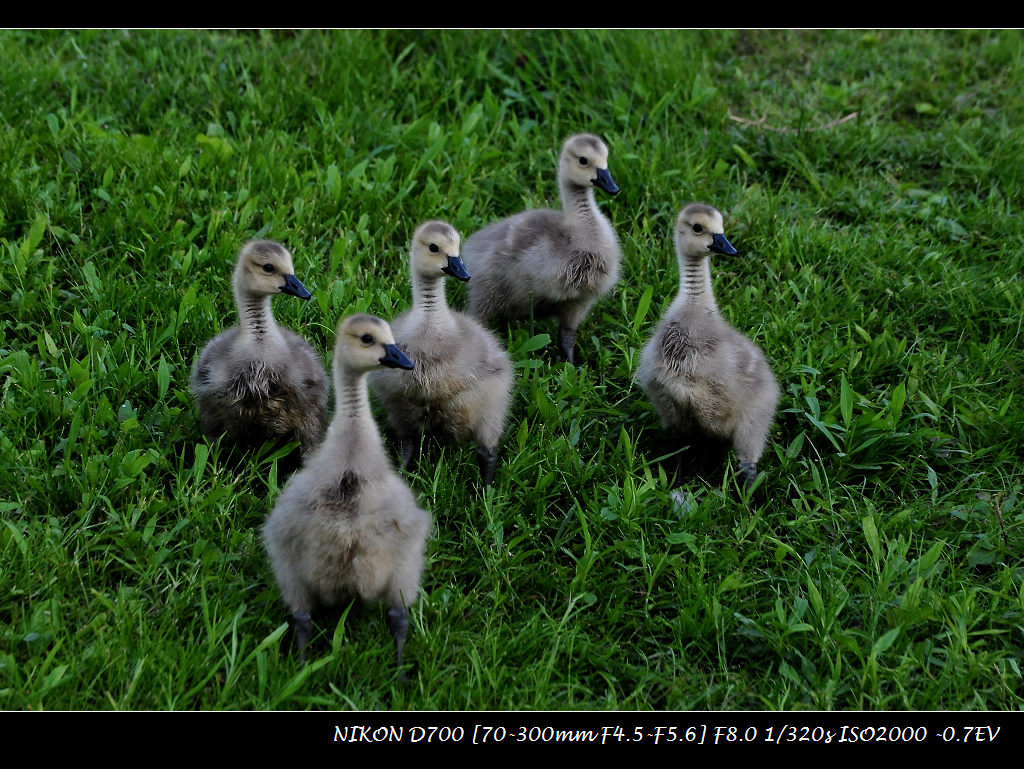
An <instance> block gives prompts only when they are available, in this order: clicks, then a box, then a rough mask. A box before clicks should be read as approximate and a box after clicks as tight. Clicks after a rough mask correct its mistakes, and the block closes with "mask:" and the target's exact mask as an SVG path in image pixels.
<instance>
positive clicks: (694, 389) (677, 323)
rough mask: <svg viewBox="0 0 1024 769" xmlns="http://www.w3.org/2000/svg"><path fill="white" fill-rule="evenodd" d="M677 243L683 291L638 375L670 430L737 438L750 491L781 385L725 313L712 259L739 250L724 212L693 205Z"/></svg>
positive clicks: (681, 220) (679, 225)
mask: <svg viewBox="0 0 1024 769" xmlns="http://www.w3.org/2000/svg"><path fill="white" fill-rule="evenodd" d="M675 243H676V253H677V255H678V259H679V276H680V284H679V294H678V296H676V298H675V300H674V301H673V302H672V304H671V305H669V308H668V310H667V311H666V313H665V316H664V317H663V318H662V320H661V323H660V324H659V325H658V327H657V328H656V330H655V332H654V335H653V336H652V337H651V340H650V341H649V342H648V343H647V346H646V347H644V351H643V355H642V357H641V360H640V367H639V369H638V371H637V379H638V380H639V382H640V384H641V386H642V387H643V389H644V391H645V392H646V393H647V396H648V397H649V398H650V400H651V402H652V403H653V404H654V407H655V408H656V409H657V411H658V413H659V415H660V416H661V419H662V421H663V422H664V424H665V426H666V427H667V428H669V429H670V430H675V431H678V432H680V433H684V434H685V433H703V434H705V435H708V436H711V437H713V438H716V439H718V440H723V441H726V442H729V443H731V444H732V447H733V449H734V450H735V452H736V456H737V459H738V461H739V473H740V475H741V476H742V478H743V483H744V491H745V492H747V493H749V491H750V489H751V487H752V486H753V484H754V479H755V478H756V477H757V462H758V460H759V459H760V458H761V454H762V453H763V452H764V447H765V442H766V441H767V438H768V431H769V429H770V428H771V424H772V421H773V420H774V418H775V408H776V405H777V404H778V400H779V385H778V383H777V382H776V381H775V377H774V375H773V374H772V371H771V369H770V368H769V367H768V363H767V361H766V360H765V357H764V354H763V353H762V352H761V350H760V349H759V348H758V347H757V346H756V345H755V344H754V343H753V342H751V341H750V340H749V339H747V338H746V337H745V336H743V335H742V334H740V333H739V332H738V331H736V330H735V329H734V328H733V327H732V326H730V325H729V324H728V323H727V322H726V321H725V320H724V319H723V318H722V316H721V315H720V314H719V313H718V307H717V305H716V304H715V298H714V294H713V293H712V288H711V267H710V263H709V257H710V256H711V254H712V253H717V254H724V255H727V256H730V255H733V254H735V253H736V249H735V248H733V246H732V244H731V243H729V241H728V240H727V239H726V237H725V234H724V228H723V226H722V214H721V213H720V212H719V211H718V210H717V209H715V208H713V207H712V206H709V205H704V204H702V203H692V204H690V205H688V206H686V207H685V208H683V210H682V211H681V212H680V214H679V216H678V218H677V219H676V227H675Z"/></svg>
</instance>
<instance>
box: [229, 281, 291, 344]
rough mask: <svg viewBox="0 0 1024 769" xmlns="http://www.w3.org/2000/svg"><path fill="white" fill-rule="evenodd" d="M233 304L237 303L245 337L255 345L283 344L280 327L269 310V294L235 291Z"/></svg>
mask: <svg viewBox="0 0 1024 769" xmlns="http://www.w3.org/2000/svg"><path fill="white" fill-rule="evenodd" d="M235 304H237V305H238V320H239V324H240V325H241V327H242V333H243V335H244V337H245V339H247V340H248V341H250V342H251V343H252V344H253V345H255V346H257V347H269V348H277V347H281V346H283V345H284V337H283V336H282V335H281V329H280V328H278V326H277V323H276V322H275V321H274V315H273V313H272V312H271V311H270V297H269V296H267V295H266V294H249V293H246V292H244V291H236V292H235Z"/></svg>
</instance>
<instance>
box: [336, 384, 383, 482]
mask: <svg viewBox="0 0 1024 769" xmlns="http://www.w3.org/2000/svg"><path fill="white" fill-rule="evenodd" d="M334 380H335V382H336V383H337V384H336V386H335V390H334V395H335V401H336V403H337V406H336V408H335V414H334V419H333V420H332V421H331V426H330V429H329V430H328V433H327V437H326V439H325V441H324V442H325V443H327V442H330V443H331V450H330V452H329V456H330V461H331V462H332V463H333V464H335V465H336V466H345V467H352V466H355V465H360V464H362V463H363V462H366V463H367V464H371V463H372V460H374V459H376V458H378V457H379V456H382V455H383V453H384V450H383V449H382V448H381V439H380V430H379V429H378V428H377V423H376V421H374V419H373V413H372V412H371V411H370V395H369V392H368V391H367V388H366V373H365V372H362V373H353V372H352V371H347V370H341V367H340V366H335V367H334ZM378 461H379V460H378Z"/></svg>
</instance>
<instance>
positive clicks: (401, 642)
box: [388, 606, 409, 666]
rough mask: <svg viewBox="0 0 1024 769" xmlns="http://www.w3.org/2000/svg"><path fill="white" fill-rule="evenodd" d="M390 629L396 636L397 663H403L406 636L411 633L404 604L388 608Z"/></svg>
mask: <svg viewBox="0 0 1024 769" xmlns="http://www.w3.org/2000/svg"><path fill="white" fill-rule="evenodd" d="M388 629H389V630H391V635H393V636H394V637H395V657H396V664H398V665H399V666H401V664H402V649H404V648H405V637H406V636H407V635H409V617H408V615H407V614H406V613H405V607H404V606H392V607H391V608H390V609H388Z"/></svg>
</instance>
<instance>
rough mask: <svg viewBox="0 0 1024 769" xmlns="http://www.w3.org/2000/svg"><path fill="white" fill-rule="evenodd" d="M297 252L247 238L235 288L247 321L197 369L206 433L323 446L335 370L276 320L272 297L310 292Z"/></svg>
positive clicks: (222, 338) (208, 349)
mask: <svg viewBox="0 0 1024 769" xmlns="http://www.w3.org/2000/svg"><path fill="white" fill-rule="evenodd" d="M294 273H295V270H294V267H293V266H292V257H291V254H290V253H289V252H288V250H287V249H286V248H285V247H284V246H282V245H281V244H279V243H275V242H273V241H269V240H256V241H251V242H249V243H246V244H245V246H244V247H243V248H242V250H241V252H240V253H239V256H238V262H237V264H236V266H235V272H234V278H233V280H232V286H233V290H234V295H235V304H236V306H237V308H238V318H239V325H237V326H232V327H231V328H229V329H227V330H226V331H223V332H221V333H220V334H218V335H217V336H215V337H214V338H213V339H212V340H210V342H208V343H207V345H206V346H205V347H204V348H203V351H202V352H201V353H200V355H199V358H198V359H197V360H196V363H195V366H194V367H193V369H192V379H191V386H192V392H193V394H194V396H195V399H196V405H197V406H198V407H199V415H200V418H201V421H202V427H203V432H204V433H206V435H207V436H209V437H210V438H216V437H217V436H219V435H222V434H224V433H227V434H228V435H229V436H230V437H231V438H232V439H234V440H236V441H242V442H248V443H256V442H261V441H264V440H267V439H273V438H279V437H287V438H291V439H298V440H299V441H300V442H301V444H302V450H303V452H304V453H305V452H308V451H310V450H311V449H312V448H313V447H314V446H316V444H317V443H319V441H320V438H321V436H322V435H323V431H324V426H325V425H326V424H327V375H326V374H325V373H324V367H323V364H322V363H321V362H320V357H319V356H318V355H317V354H316V352H315V351H314V350H313V348H312V347H311V346H310V345H309V343H308V342H306V341H305V340H304V339H303V338H302V337H300V336H298V335H297V334H295V333H293V332H291V331H289V330H288V329H285V328H282V327H281V326H279V325H278V324H277V323H276V322H275V321H274V316H273V314H272V313H271V310H270V297H271V296H273V295H274V294H278V293H282V292H283V293H288V294H292V295H293V296H298V297H300V298H302V299H309V298H310V294H309V292H308V291H306V289H305V287H304V286H303V285H302V284H301V283H300V282H299V281H298V280H297V279H296V277H295V274H294Z"/></svg>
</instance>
